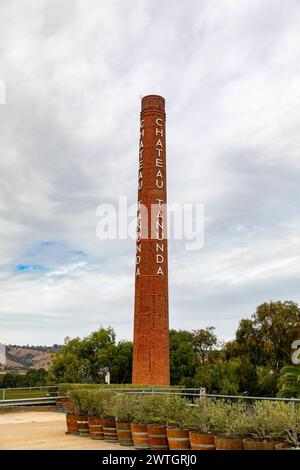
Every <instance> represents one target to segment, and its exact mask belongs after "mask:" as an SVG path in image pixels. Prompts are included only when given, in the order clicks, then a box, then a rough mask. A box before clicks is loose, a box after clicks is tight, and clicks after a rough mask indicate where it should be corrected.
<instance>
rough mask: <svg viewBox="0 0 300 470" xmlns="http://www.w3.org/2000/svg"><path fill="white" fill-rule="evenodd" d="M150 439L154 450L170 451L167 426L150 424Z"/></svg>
mask: <svg viewBox="0 0 300 470" xmlns="http://www.w3.org/2000/svg"><path fill="white" fill-rule="evenodd" d="M148 437H149V443H150V448H151V449H152V450H168V449H169V444H168V438H167V428H166V426H161V425H159V424H148Z"/></svg>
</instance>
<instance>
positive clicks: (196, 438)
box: [190, 431, 216, 450]
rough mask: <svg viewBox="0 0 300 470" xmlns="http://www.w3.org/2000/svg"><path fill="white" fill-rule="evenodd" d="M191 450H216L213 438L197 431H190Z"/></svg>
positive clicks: (211, 435)
mask: <svg viewBox="0 0 300 470" xmlns="http://www.w3.org/2000/svg"><path fill="white" fill-rule="evenodd" d="M190 444H191V449H192V450H216V445H215V436H214V435H213V434H205V433H202V432H197V431H190Z"/></svg>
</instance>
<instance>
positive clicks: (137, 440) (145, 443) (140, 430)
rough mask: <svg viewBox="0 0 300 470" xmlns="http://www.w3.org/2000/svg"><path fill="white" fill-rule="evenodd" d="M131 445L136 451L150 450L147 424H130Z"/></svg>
mask: <svg viewBox="0 0 300 470" xmlns="http://www.w3.org/2000/svg"><path fill="white" fill-rule="evenodd" d="M130 427H131V432H132V439H133V445H134V447H135V448H136V449H150V443H149V437H148V427H147V424H131V425H130Z"/></svg>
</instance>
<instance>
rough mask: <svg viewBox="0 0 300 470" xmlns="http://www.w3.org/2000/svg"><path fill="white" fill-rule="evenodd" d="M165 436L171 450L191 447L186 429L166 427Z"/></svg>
mask: <svg viewBox="0 0 300 470" xmlns="http://www.w3.org/2000/svg"><path fill="white" fill-rule="evenodd" d="M167 437H168V443H169V448H170V449H171V450H186V449H190V448H191V446H190V438H189V431H188V429H183V428H178V427H169V428H167Z"/></svg>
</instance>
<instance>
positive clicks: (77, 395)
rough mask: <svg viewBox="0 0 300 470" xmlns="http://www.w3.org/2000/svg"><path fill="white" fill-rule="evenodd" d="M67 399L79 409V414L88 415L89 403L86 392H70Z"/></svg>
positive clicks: (77, 390)
mask: <svg viewBox="0 0 300 470" xmlns="http://www.w3.org/2000/svg"><path fill="white" fill-rule="evenodd" d="M68 395H69V397H70V398H71V400H73V402H74V403H75V405H76V407H77V408H78V409H79V412H80V413H82V414H88V412H89V401H88V392H87V390H79V389H76V390H70V392H69V394H68Z"/></svg>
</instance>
